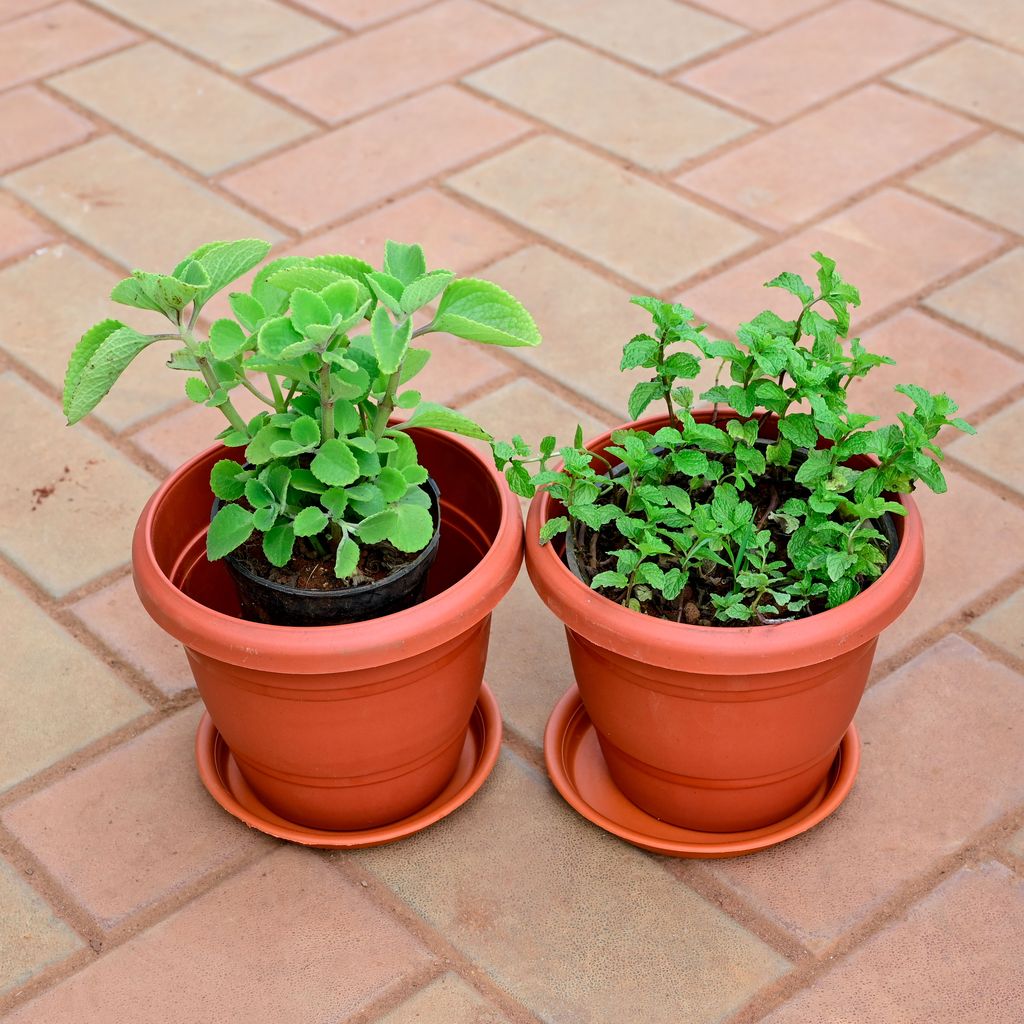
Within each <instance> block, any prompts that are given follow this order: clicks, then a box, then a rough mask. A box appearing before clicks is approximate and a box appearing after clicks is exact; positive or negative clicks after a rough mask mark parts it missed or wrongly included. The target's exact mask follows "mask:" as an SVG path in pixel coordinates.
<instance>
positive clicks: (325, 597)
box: [213, 478, 441, 626]
mask: <svg viewBox="0 0 1024 1024" xmlns="http://www.w3.org/2000/svg"><path fill="white" fill-rule="evenodd" d="M426 486H427V490H428V491H429V492H430V514H431V516H432V517H433V520H434V536H433V537H431V538H430V543H429V544H428V545H427V546H426V547H425V548H424V549H423V550H422V551H421V552H420V553H419V554H418V555H417V556H416V558H415V559H413V561H411V562H410V563H409V564H408V565H405V566H403V567H402V568H401V569H399V570H398V571H397V572H393V573H392V574H391V575H390V576H387V577H385V578H384V579H382V580H378V581H377V582H376V583H367V584H364V585H363V586H359V587H348V588H346V589H343V590H303V589H302V588H300V587H289V586H286V585H285V584H283V583H274V582H272V581H271V580H266V579H264V578H263V577H262V576H257V575H256V574H255V573H253V572H250V570H249V569H247V568H246V567H245V566H244V565H242V563H241V562H240V561H238V560H237V559H236V558H235V557H234V556H233V555H227V556H225V558H224V562H225V564H226V565H227V568H228V573H229V575H230V576H231V579H232V580H233V581H234V583H235V587H236V588H237V590H238V603H239V605H240V606H241V610H242V618H244V619H248V620H249V621H250V622H265V623H268V624H270V625H274V626H336V625H339V624H341V623H345V622H363V621H365V620H366V619H376V618H378V617H380V616H381V615H390V614H391V613H392V612H399V611H402V610H403V609H405V608H410V607H412V606H413V605H414V604H418V603H419V602H420V601H422V600H423V594H424V591H425V590H426V586H427V576H428V574H429V572H430V567H431V566H432V565H433V564H434V559H435V558H436V557H437V550H438V546H439V544H440V541H441V511H440V500H441V492H440V490H439V489H438V486H437V484H436V483H435V482H434V480H433V478H431V479H429V480H428V481H427V484H426ZM219 507H220V502H215V503H214V506H213V513H214V515H216V513H217V509H218V508H219Z"/></svg>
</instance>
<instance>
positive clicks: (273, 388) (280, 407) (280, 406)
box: [267, 373, 288, 412]
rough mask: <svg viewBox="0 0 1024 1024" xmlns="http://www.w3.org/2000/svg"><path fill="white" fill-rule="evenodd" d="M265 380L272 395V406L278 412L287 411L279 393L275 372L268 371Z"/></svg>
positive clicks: (279, 388)
mask: <svg viewBox="0 0 1024 1024" xmlns="http://www.w3.org/2000/svg"><path fill="white" fill-rule="evenodd" d="M267 380H268V381H269V382H270V393H271V394H272V395H273V396H274V408H275V409H276V410H277V411H278V412H287V411H288V406H287V405H286V404H285V401H284V398H283V397H282V395H281V385H280V383H279V382H278V380H277V374H276V373H268V374H267Z"/></svg>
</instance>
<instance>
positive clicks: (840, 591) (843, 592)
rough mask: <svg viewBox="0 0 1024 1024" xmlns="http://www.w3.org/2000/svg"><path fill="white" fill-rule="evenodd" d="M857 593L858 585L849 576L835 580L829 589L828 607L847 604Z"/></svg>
mask: <svg viewBox="0 0 1024 1024" xmlns="http://www.w3.org/2000/svg"><path fill="white" fill-rule="evenodd" d="M856 593H857V584H856V583H855V582H854V581H853V580H852V579H850V578H849V577H848V576H845V577H842V578H840V579H838V580H835V581H834V582H833V583H832V584H831V585H830V586H829V588H828V606H829V608H835V607H837V606H838V605H841V604H845V603H846V602H847V601H849V600H850V598H851V597H853V596H854V595H855V594H856Z"/></svg>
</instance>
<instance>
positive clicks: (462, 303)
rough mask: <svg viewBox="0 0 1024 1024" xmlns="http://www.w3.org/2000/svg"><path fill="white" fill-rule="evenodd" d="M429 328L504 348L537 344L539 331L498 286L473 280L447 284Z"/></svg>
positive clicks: (530, 318) (516, 301)
mask: <svg viewBox="0 0 1024 1024" xmlns="http://www.w3.org/2000/svg"><path fill="white" fill-rule="evenodd" d="M432 329H433V330H435V331H447V332H448V333H449V334H454V335H455V336H456V337H458V338H466V339H467V340H469V341H479V342H483V343H484V344H487V345H502V346H505V347H508V348H516V347H531V348H532V347H533V346H535V345H539V344H540V332H539V331H538V330H537V325H536V324H535V323H534V321H533V317H532V316H530V314H529V313H528V312H527V311H526V308H525V307H524V306H523V304H522V303H521V302H520V301H519V300H518V299H516V298H513V297H512V296H511V295H509V293H508V292H507V291H505V290H504V289H503V288H499V287H498V285H496V284H493V283H492V282H490V281H478V280H475V279H474V278H464V279H463V280H459V281H453V282H452V283H451V284H449V285H448V287H447V288H446V289H445V292H444V295H443V296H442V297H441V302H440V305H439V306H438V309H437V316H436V317H435V318H434V322H433V325H432Z"/></svg>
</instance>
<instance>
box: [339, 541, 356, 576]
mask: <svg viewBox="0 0 1024 1024" xmlns="http://www.w3.org/2000/svg"><path fill="white" fill-rule="evenodd" d="M357 565H359V545H358V544H357V543H356V542H355V541H354V540H353V539H352V538H351V537H346V538H345V539H344V540H343V541H342V542H341V543H340V544H339V545H338V550H337V552H336V553H335V556H334V575H335V576H336V577H337V578H338V579H339V580H344V579H347V578H348V577H349V576H351V575H352V574H353V573H354V572H355V571H356V566H357Z"/></svg>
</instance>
